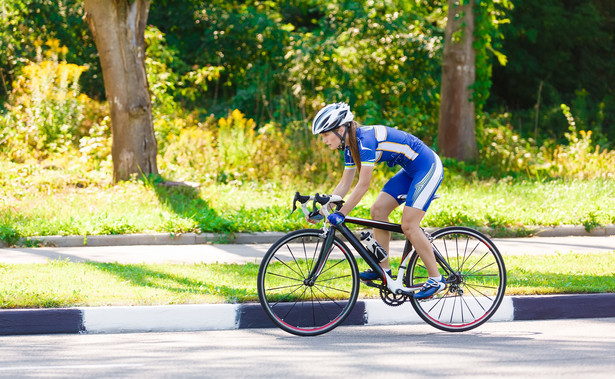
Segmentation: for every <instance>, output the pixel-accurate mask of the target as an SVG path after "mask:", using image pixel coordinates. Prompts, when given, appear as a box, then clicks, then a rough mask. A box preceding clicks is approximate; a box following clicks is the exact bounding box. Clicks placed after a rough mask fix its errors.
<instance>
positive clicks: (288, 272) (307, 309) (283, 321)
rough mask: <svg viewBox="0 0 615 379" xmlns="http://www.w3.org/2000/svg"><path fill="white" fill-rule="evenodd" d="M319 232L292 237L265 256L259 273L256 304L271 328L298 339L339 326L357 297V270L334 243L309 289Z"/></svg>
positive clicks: (320, 240)
mask: <svg viewBox="0 0 615 379" xmlns="http://www.w3.org/2000/svg"><path fill="white" fill-rule="evenodd" d="M322 233H323V232H322V231H321V230H316V229H303V230H298V231H295V232H291V233H289V234H287V235H285V236H284V237H282V238H281V239H279V240H278V241H277V242H275V243H274V244H273V245H272V246H271V247H270V248H269V250H268V251H267V253H266V254H265V256H264V257H263V260H262V262H261V264H260V267H259V271H258V282H257V287H258V298H259V301H260V303H261V306H262V308H263V310H264V311H265V313H266V314H267V316H268V317H269V318H270V319H271V321H273V323H274V324H275V325H276V326H278V327H279V328H281V329H282V330H285V331H287V332H289V333H292V334H295V335H298V336H315V335H319V334H323V333H326V332H329V331H331V330H333V329H334V328H336V327H337V326H339V325H340V324H341V323H343V322H344V320H345V319H346V317H348V315H349V314H350V312H351V311H352V309H353V307H354V305H355V303H356V301H357V297H358V295H359V269H358V266H357V262H356V260H355V258H354V256H353V255H352V252H351V250H350V249H349V248H348V247H347V246H346V245H345V244H344V242H342V241H341V240H340V239H339V238H338V237H335V239H334V241H333V245H332V248H331V253H330V255H329V258H328V259H327V261H326V262H325V264H324V267H323V269H322V272H321V274H320V276H319V277H318V278H317V280H316V282H315V283H314V284H313V285H309V284H308V283H306V280H305V279H306V278H307V276H308V275H309V273H310V271H311V270H312V268H313V267H314V264H315V262H316V260H317V258H318V255H319V253H320V250H321V248H322V244H323V242H324V237H323V236H322Z"/></svg>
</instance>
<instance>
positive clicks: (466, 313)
mask: <svg viewBox="0 0 615 379" xmlns="http://www.w3.org/2000/svg"><path fill="white" fill-rule="evenodd" d="M431 236H432V237H433V241H432V246H433V248H434V249H435V250H437V251H438V252H439V253H440V255H441V256H442V257H443V258H444V259H445V260H446V261H447V262H448V264H449V265H450V266H451V268H453V270H454V271H455V272H457V274H458V278H459V279H458V280H456V281H453V282H451V280H450V279H451V278H450V277H449V278H447V279H449V280H447V282H449V283H448V285H447V288H446V289H445V290H443V291H441V292H438V293H436V294H435V296H433V297H432V298H430V299H427V300H417V299H414V298H410V303H411V304H412V307H413V308H414V310H415V311H416V312H417V314H418V315H419V316H420V317H421V318H422V319H423V320H424V321H425V322H427V323H428V324H429V325H431V326H433V327H436V328H438V329H440V330H444V331H448V332H464V331H467V330H471V329H474V328H476V327H478V326H480V325H482V324H484V323H485V322H487V320H489V319H490V318H491V316H493V314H494V313H495V312H496V311H497V309H498V307H499V306H500V303H501V302H502V299H503V298H504V293H505V291H506V267H505V265H504V259H503V258H502V255H501V254H500V252H499V250H498V249H497V247H496V246H495V244H494V243H493V242H492V241H491V240H490V239H489V238H488V237H487V236H485V235H484V234H482V233H480V232H478V231H477V230H474V229H471V228H466V227H460V226H453V227H447V228H443V229H440V230H437V231H436V232H434V233H433V234H432V235H431ZM440 267H442V265H440ZM404 279H405V282H406V285H407V286H410V285H412V284H417V283H422V282H425V281H426V280H427V270H426V269H425V267H424V265H423V263H422V261H421V259H420V257H419V256H418V254H417V253H416V252H414V254H413V255H412V257H411V258H410V261H409V263H408V272H407V274H406V278H404Z"/></svg>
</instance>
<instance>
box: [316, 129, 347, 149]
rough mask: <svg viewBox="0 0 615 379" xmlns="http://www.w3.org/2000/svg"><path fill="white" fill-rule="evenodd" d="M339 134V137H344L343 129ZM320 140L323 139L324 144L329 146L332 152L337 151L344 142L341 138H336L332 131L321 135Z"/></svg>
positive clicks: (339, 130)
mask: <svg viewBox="0 0 615 379" xmlns="http://www.w3.org/2000/svg"><path fill="white" fill-rule="evenodd" d="M337 132H338V134H339V135H344V129H343V127H342V128H339V129H338V130H337ZM320 138H321V139H322V142H324V143H325V144H326V145H327V146H329V148H330V149H331V150H335V149H337V148H338V147H339V145H340V144H341V143H342V140H341V139H340V137H338V136H336V135H335V133H333V132H332V131H328V132H324V133H321V134H320Z"/></svg>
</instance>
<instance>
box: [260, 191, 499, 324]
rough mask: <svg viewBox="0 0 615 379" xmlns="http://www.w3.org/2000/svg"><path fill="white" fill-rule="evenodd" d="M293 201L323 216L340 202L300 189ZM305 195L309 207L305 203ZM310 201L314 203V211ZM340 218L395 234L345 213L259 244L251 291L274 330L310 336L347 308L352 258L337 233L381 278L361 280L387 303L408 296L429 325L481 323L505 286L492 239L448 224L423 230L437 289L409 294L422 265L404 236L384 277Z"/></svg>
mask: <svg viewBox="0 0 615 379" xmlns="http://www.w3.org/2000/svg"><path fill="white" fill-rule="evenodd" d="M297 201H298V202H299V203H300V204H301V208H302V210H303V213H304V214H305V215H306V216H308V217H311V218H316V217H319V216H320V217H322V216H321V215H320V212H321V211H322V214H324V216H325V218H326V216H327V215H328V214H329V212H328V210H329V209H330V207H336V209H340V208H341V206H342V204H343V200H342V198H341V197H339V196H328V195H319V194H316V195H314V196H302V195H300V194H299V192H297V194H296V195H295V198H294V201H293V211H294V210H295V209H296V204H297ZM310 201H313V209H312V211H309V210H308V207H307V205H308V203H309V202H310ZM317 204H320V207H321V211H319V210H318V208H317ZM346 224H356V225H362V226H366V227H369V228H377V229H382V230H388V231H390V232H396V233H402V229H401V225H399V224H394V223H389V222H382V221H375V220H370V219H361V218H355V217H346V220H345V221H344V222H343V223H341V224H340V225H337V226H332V225H330V224H327V223H325V224H324V226H323V228H322V229H302V230H297V231H294V232H290V233H288V234H286V235H285V236H284V237H282V238H280V239H279V240H278V241H277V242H275V243H274V244H273V245H272V246H271V247H270V248H269V250H268V251H267V253H266V254H265V256H264V257H263V260H262V262H261V265H260V268H259V272H258V284H257V285H258V297H259V300H260V303H261V306H262V307H263V310H264V311H265V313H266V314H267V316H269V318H270V319H271V320H272V321H273V322H274V324H275V325H277V326H278V327H280V328H281V329H283V330H285V331H287V332H289V333H292V334H296V335H299V336H315V335H319V334H322V333H326V332H329V331H331V330H333V329H334V328H335V327H337V326H338V325H340V324H341V323H342V322H344V320H345V319H346V317H347V316H348V315H349V314H350V312H351V311H352V308H353V307H354V305H355V303H356V301H357V297H358V295H359V286H360V279H359V269H358V266H357V261H356V259H355V257H354V255H353V253H352V251H351V250H350V248H349V247H348V245H347V244H346V242H345V241H344V240H343V239H342V238H340V236H339V235H338V234H337V233H339V234H341V236H342V237H344V239H345V240H346V241H347V242H348V243H350V245H351V246H352V247H353V248H354V249H355V251H356V252H357V253H358V255H359V256H361V257H362V258H363V259H364V260H365V262H366V263H367V265H369V267H371V268H372V269H373V270H374V271H375V272H376V273H378V275H379V276H380V280H381V282H364V283H365V284H366V285H368V286H371V287H376V288H378V289H379V290H380V297H381V299H382V301H384V302H385V303H386V304H388V305H391V306H397V305H401V304H402V303H404V302H406V301H409V302H410V304H412V307H413V308H414V310H415V311H416V312H417V313H418V315H419V316H420V317H421V318H422V319H423V320H424V321H425V322H427V323H428V324H429V325H432V326H434V327H436V328H438V329H441V330H444V331H449V332H463V331H467V330H470V329H473V328H476V327H478V326H479V325H481V324H483V323H485V322H486V321H487V320H489V318H490V317H491V316H493V314H494V313H495V312H496V311H497V309H498V307H499V305H500V303H501V302H502V299H503V297H504V291H505V289H506V269H505V267H504V260H503V259H502V255H501V254H500V252H499V251H498V249H497V247H496V246H495V245H494V244H493V242H492V241H491V240H490V239H489V238H487V236H485V235H484V234H482V233H480V232H478V231H476V230H474V229H471V228H467V227H461V226H452V227H446V228H443V229H439V230H437V231H435V232H433V233H431V234H430V233H427V232H425V234H426V235H427V238H428V239H429V240H430V241H431V244H432V246H433V251H434V254H435V256H436V260H437V262H438V265H439V269H440V272H441V273H442V274H443V275H444V277H445V278H446V283H447V287H446V289H445V290H443V291H440V292H438V293H436V294H435V295H434V296H433V297H431V298H428V299H423V300H417V299H414V297H413V296H412V295H413V293H414V292H415V291H417V290H419V289H420V288H421V287H422V285H423V283H424V282H425V281H426V280H427V277H428V276H427V270H426V269H425V266H424V265H423V262H422V260H421V258H420V257H419V256H418V254H417V253H416V251H415V250H414V248H413V247H412V244H411V243H410V241H409V240H406V243H405V247H404V250H403V253H402V257H401V263H400V265H399V269H398V271H397V275H396V276H389V275H388V274H387V273H386V272H385V271H384V270H383V269H382V268H381V267H380V265H379V264H378V260H377V259H376V258H375V257H374V255H373V254H372V253H371V252H370V251H369V250H368V249H367V248H366V247H365V246H364V245H363V244H362V243H361V241H360V240H359V238H357V237H356V236H355V234H354V233H353V232H352V231H351V230H350V229H349V228H348V226H347V225H346Z"/></svg>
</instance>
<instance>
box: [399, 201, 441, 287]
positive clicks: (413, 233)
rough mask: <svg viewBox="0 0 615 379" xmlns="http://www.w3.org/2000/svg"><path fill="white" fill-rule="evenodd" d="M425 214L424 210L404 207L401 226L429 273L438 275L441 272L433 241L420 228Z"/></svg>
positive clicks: (432, 275) (433, 275) (434, 275)
mask: <svg viewBox="0 0 615 379" xmlns="http://www.w3.org/2000/svg"><path fill="white" fill-rule="evenodd" d="M424 216H425V211H424V210H422V209H417V208H413V207H409V206H406V207H404V212H403V215H402V219H401V227H402V230H403V231H404V234H405V235H406V237H408V239H409V240H410V242H411V243H412V246H414V249H415V250H416V253H417V254H418V255H419V257H421V259H422V260H423V263H424V264H425V268H426V269H427V273H428V275H429V276H430V277H437V276H439V275H440V272H439V270H438V264H437V262H436V257H435V255H434V253H433V250H432V248H431V243H430V242H429V240H428V239H427V237H426V236H425V233H424V232H423V230H422V229H421V228H420V224H421V220H423V217H424Z"/></svg>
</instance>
